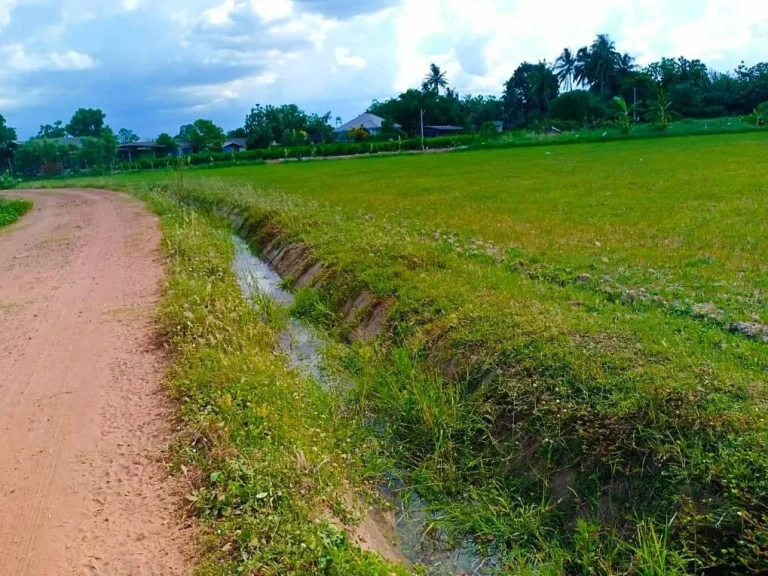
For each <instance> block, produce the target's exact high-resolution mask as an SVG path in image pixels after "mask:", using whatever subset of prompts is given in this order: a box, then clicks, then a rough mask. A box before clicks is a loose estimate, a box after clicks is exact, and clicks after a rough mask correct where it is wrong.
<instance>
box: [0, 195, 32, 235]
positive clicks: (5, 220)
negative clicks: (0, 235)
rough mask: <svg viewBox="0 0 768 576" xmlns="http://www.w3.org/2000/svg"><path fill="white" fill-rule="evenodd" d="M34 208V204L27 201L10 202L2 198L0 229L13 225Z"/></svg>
mask: <svg viewBox="0 0 768 576" xmlns="http://www.w3.org/2000/svg"><path fill="white" fill-rule="evenodd" d="M31 208H32V202H29V201H27V200H10V199H6V198H0V228H2V227H3V226H8V225H9V224H13V223H14V222H16V220H18V219H19V218H21V217H22V216H24V214H26V213H27V212H29V210H30V209H31Z"/></svg>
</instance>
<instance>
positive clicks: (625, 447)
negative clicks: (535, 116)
mask: <svg viewBox="0 0 768 576" xmlns="http://www.w3.org/2000/svg"><path fill="white" fill-rule="evenodd" d="M765 146H766V141H765V139H764V137H762V136H761V135H739V136H718V137H709V138H680V139H670V140H664V141H654V140H646V141H635V142H623V143H616V144H612V145H583V146H567V147H552V148H536V149H521V150H497V151H484V152H472V153H462V154H452V155H440V156H420V157H407V158H382V159H372V160H365V161H344V162H327V163H312V164H306V165H283V166H265V167H258V168H252V169H248V170H245V169H227V170H222V171H209V172H206V173H205V174H202V173H195V174H193V173H191V172H190V173H189V174H188V175H187V176H186V180H187V190H188V192H189V193H190V194H191V195H192V196H193V197H194V198H196V199H197V200H198V201H199V202H201V203H202V204H203V205H208V206H211V205H213V204H215V203H225V204H227V205H236V206H239V207H240V208H241V209H243V210H248V211H250V212H251V213H252V214H253V215H256V216H265V215H266V216H267V217H269V218H272V219H273V221H274V222H275V223H276V224H277V225H278V226H280V227H281V228H282V229H283V230H285V231H286V232H288V233H290V234H291V235H292V236H293V237H294V238H300V239H301V240H303V241H305V242H307V243H309V244H310V245H312V246H313V248H314V251H315V253H316V255H317V256H318V257H319V258H320V259H322V260H323V261H324V262H326V263H327V264H328V265H329V267H330V268H331V269H332V270H333V271H335V273H336V274H335V276H333V280H334V281H332V282H329V283H328V284H326V286H325V287H324V288H323V290H322V291H321V292H320V293H319V294H311V293H305V294H304V295H302V297H300V299H299V302H300V304H301V303H303V305H302V306H299V310H298V312H299V313H303V314H304V315H306V316H309V317H321V315H318V314H316V313H314V312H313V308H314V309H317V308H318V304H322V306H320V308H321V309H322V308H323V307H325V306H331V307H333V306H335V305H338V303H340V302H341V301H343V300H344V299H345V298H346V297H348V296H349V295H351V294H354V293H355V291H356V290H357V289H358V288H359V286H361V285H364V286H366V287H367V288H368V289H370V290H371V291H372V292H374V293H375V294H377V295H378V296H379V297H381V298H390V299H393V300H394V301H395V302H396V306H395V308H394V309H393V310H392V312H391V314H390V321H391V322H392V330H391V333H390V334H389V336H388V337H385V338H384V339H383V340H382V342H380V345H378V346H365V345H357V346H356V347H354V348H353V349H351V350H346V351H343V352H341V353H340V354H339V362H340V363H341V364H342V365H344V366H345V367H346V368H347V369H349V370H351V371H352V372H353V373H355V374H356V378H357V384H358V385H357V388H356V392H357V393H358V394H357V397H356V399H355V402H356V404H357V405H358V406H359V408H360V410H361V413H362V414H364V415H366V416H368V417H370V416H373V417H378V418H380V419H381V423H382V428H381V431H382V434H384V436H385V438H387V439H389V440H391V442H390V443H389V444H390V445H391V446H393V447H395V450H394V452H393V454H394V455H395V456H396V457H397V458H398V460H399V462H400V466H401V470H402V472H403V474H404V475H405V477H406V478H407V479H408V480H410V481H412V482H413V483H415V484H416V485H417V486H419V488H420V490H421V491H422V492H426V493H428V494H429V495H430V496H431V497H432V498H433V500H434V501H436V502H438V503H440V504H441V510H442V516H441V517H442V520H443V522H445V523H447V524H448V525H450V526H454V527H455V528H457V529H458V530H467V531H470V532H472V533H474V534H476V535H478V536H480V537H481V538H482V539H483V541H485V540H486V539H487V540H488V541H492V542H493V543H494V545H495V546H496V547H497V548H498V549H500V550H501V551H502V552H503V554H504V555H505V557H506V558H507V559H508V561H509V562H512V563H514V562H515V561H516V559H518V558H521V557H523V558H526V560H525V561H523V564H524V565H526V566H528V565H530V562H531V561H532V560H531V559H535V558H539V559H541V560H542V562H543V563H544V564H549V565H555V566H556V565H563V566H565V567H566V568H567V569H569V570H580V571H584V570H586V571H590V570H603V571H610V570H612V569H616V570H626V569H632V570H642V569H643V567H644V566H645V565H646V564H648V562H651V561H652V560H649V558H648V557H649V554H648V552H647V550H648V549H649V547H650V548H653V547H654V545H653V543H654V542H657V541H658V540H660V539H663V536H662V534H663V530H662V529H661V528H658V526H659V525H663V524H664V523H666V522H667V521H670V519H672V518H673V517H674V521H673V522H672V523H671V532H670V539H671V541H670V542H669V543H666V542H665V543H664V546H666V545H669V546H670V547H671V548H673V549H674V550H675V551H676V554H675V555H670V556H668V557H667V558H666V559H665V560H663V561H662V563H665V564H666V565H667V566H672V565H674V564H675V563H676V559H677V558H679V557H690V558H694V559H695V560H696V561H697V562H699V564H700V565H702V566H707V565H717V564H728V565H732V566H742V567H743V566H750V567H752V568H765V567H766V559H765V554H766V546H767V544H766V542H767V540H766V539H767V534H768V517H767V516H766V514H767V507H768V483H767V482H768V481H766V478H767V477H768V454H767V453H766V450H765V442H766V438H767V436H766V426H765V424H764V421H763V417H762V416H763V413H764V408H765V403H766V368H767V367H768V352H767V351H766V348H768V346H766V345H765V344H764V343H762V342H758V341H753V340H750V339H747V338H744V337H743V336H741V335H738V334H732V333H730V332H729V330H728V329H727V323H728V322H730V321H732V320H745V319H746V320H748V319H750V318H752V317H755V318H756V319H759V320H761V321H762V322H765V321H766V307H765V295H764V288H765V286H764V283H765V278H766V275H765V264H764V263H765V261H766V258H765V256H766V253H765V252H766V246H765V245H763V244H761V243H760V242H759V238H764V237H766V232H767V230H766V218H765V216H766V205H765V203H764V201H763V197H764V194H765V191H766V183H765V180H764V179H763V178H762V176H761V175H762V172H763V171H764V162H765V161H764V160H763V158H764V150H765ZM158 177H159V176H158V175H141V176H133V177H123V178H120V179H111V180H108V181H107V182H106V183H101V185H107V186H111V187H117V186H125V187H141V186H145V185H147V184H148V183H150V182H152V181H153V180H156V179H157V178H158ZM97 184H98V183H97ZM283 191H285V194H284V193H283ZM584 274H588V275H589V276H584ZM710 302H711V305H709V304H708V303H710ZM697 303H699V304H702V303H703V304H707V306H705V307H704V308H696V306H695V305H696V304H697ZM437 368H440V369H441V370H440V371H438V370H437ZM440 372H442V373H443V374H448V375H449V376H450V379H451V383H450V384H449V383H448V382H446V381H445V380H444V379H443V378H442V377H441V376H440ZM576 518H579V520H578V521H576ZM664 546H663V547H664ZM651 556H653V555H652V554H651ZM656 556H658V555H656ZM657 559H658V558H657ZM523 564H521V565H523ZM648 573H654V572H648Z"/></svg>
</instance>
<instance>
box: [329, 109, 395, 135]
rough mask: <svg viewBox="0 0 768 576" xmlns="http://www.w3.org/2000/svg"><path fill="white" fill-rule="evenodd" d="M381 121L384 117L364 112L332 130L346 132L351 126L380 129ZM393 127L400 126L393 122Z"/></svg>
mask: <svg viewBox="0 0 768 576" xmlns="http://www.w3.org/2000/svg"><path fill="white" fill-rule="evenodd" d="M383 122H384V118H382V117H381V116H376V114H371V113H370V112H366V113H365V114H360V116H358V117H357V118H353V119H352V120H350V121H349V122H347V123H346V124H342V125H341V126H339V127H338V128H336V129H335V130H334V132H348V131H350V130H352V128H360V127H363V128H365V129H366V130H380V129H381V125H382V123H383ZM395 128H400V124H395Z"/></svg>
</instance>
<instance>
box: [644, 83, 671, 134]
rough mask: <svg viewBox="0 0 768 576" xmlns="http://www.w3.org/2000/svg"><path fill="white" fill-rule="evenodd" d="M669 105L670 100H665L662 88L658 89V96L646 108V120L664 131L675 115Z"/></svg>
mask: <svg viewBox="0 0 768 576" xmlns="http://www.w3.org/2000/svg"><path fill="white" fill-rule="evenodd" d="M671 107H672V102H670V101H668V100H667V97H666V95H665V94H664V90H660V91H659V96H658V98H657V99H656V101H655V102H654V103H653V104H652V105H651V106H650V108H649V110H648V120H650V121H651V122H652V123H653V124H654V126H656V128H657V129H659V130H661V131H662V132H666V131H667V130H668V129H669V125H670V123H671V122H673V121H674V120H675V118H676V117H677V115H676V114H675V112H674V111H673V110H672V108H671Z"/></svg>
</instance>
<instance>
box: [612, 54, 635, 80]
mask: <svg viewBox="0 0 768 576" xmlns="http://www.w3.org/2000/svg"><path fill="white" fill-rule="evenodd" d="M636 69H637V65H636V64H635V59H634V57H633V56H630V55H629V54H627V53H626V52H625V53H624V54H618V55H617V57H616V73H617V74H619V75H622V76H626V75H627V74H631V73H632V72H634V71H635V70H636Z"/></svg>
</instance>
